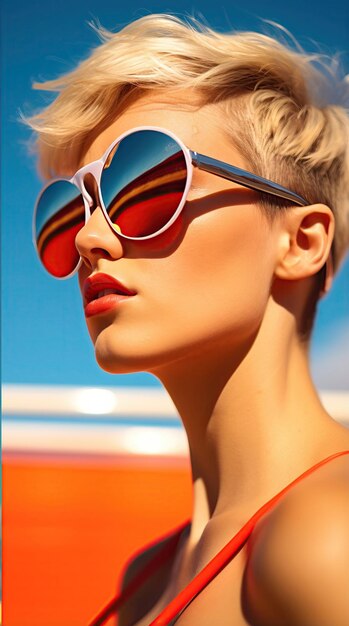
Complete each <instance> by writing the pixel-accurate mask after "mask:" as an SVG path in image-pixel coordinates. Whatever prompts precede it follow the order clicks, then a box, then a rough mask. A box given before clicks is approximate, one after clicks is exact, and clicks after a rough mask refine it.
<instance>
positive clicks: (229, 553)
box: [89, 450, 349, 626]
mask: <svg viewBox="0 0 349 626" xmlns="http://www.w3.org/2000/svg"><path fill="white" fill-rule="evenodd" d="M343 454H349V450H342V451H341V452H336V453H335V454H331V456H329V457H326V458H325V459H323V460H322V461H319V462H318V463H316V464H315V465H313V466H312V467H310V468H309V469H307V470H306V471H305V472H303V474H301V475H300V476H298V477H297V478H295V479H294V480H293V481H292V482H290V483H289V484H288V485H287V486H286V487H284V488H283V489H282V490H281V491H280V492H279V493H277V494H276V495H275V496H273V498H271V499H270V500H268V502H266V503H265V504H264V505H263V506H261V508H260V509H258V511H257V512H256V513H255V514H254V515H253V516H252V517H251V518H250V519H249V520H248V521H247V522H246V524H244V526H243V527H242V528H241V529H240V530H239V531H238V532H237V533H236V535H234V537H233V538H232V539H231V540H230V541H229V542H228V543H227V544H226V545H225V546H224V548H222V550H220V551H219V552H218V554H216V556H215V557H213V559H212V560H211V561H210V562H209V563H208V564H207V565H206V566H205V567H204V568H203V569H202V570H201V572H199V574H197V576H195V577H194V578H193V580H192V581H191V582H190V583H189V584H188V585H187V586H186V587H185V588H184V589H183V590H182V591H181V592H180V593H179V594H178V595H177V596H176V597H175V598H174V599H173V600H172V601H171V602H170V603H169V604H168V605H167V606H166V607H165V609H164V610H163V611H161V613H160V614H159V615H158V616H157V617H156V618H155V620H153V621H152V622H151V624H149V626H166V625H168V624H169V623H170V622H171V621H172V620H173V619H174V618H175V617H177V616H178V614H179V613H181V612H183V611H184V609H185V608H186V607H187V606H188V605H189V604H190V602H192V600H193V599H194V598H195V597H196V596H197V595H198V594H199V593H200V591H202V590H203V589H204V587H206V585H207V584H208V583H209V582H210V581H211V580H212V579H213V578H214V577H215V576H217V574H219V572H221V571H222V569H223V568H224V567H225V566H226V565H227V564H228V563H229V562H230V561H231V560H232V559H233V558H234V557H235V555H236V554H237V553H238V552H239V551H240V550H241V548H242V547H243V545H244V544H245V543H246V541H247V539H248V538H249V536H250V535H251V533H252V531H253V529H254V527H255V525H256V523H257V521H258V520H259V519H260V518H261V517H262V516H263V515H264V514H265V513H266V512H267V511H268V510H269V509H271V508H272V506H273V505H274V504H276V502H278V500H279V499H280V498H281V497H282V496H283V495H284V493H285V492H286V491H288V490H289V489H291V487H293V486H294V485H295V484H296V483H298V482H299V481H301V480H302V479H303V478H305V477H306V476H308V474H311V473H312V472H314V471H315V470H316V469H317V468H318V467H320V466H321V465H324V464H325V463H328V462H329V461H331V460H332V459H335V458H337V457H338V456H341V455H343ZM190 523H191V521H190V520H187V521H186V522H185V523H183V524H181V526H180V527H179V528H178V529H177V530H176V531H175V533H174V534H173V536H171V537H170V538H169V539H168V540H167V542H166V543H165V545H164V546H163V547H162V548H161V549H160V550H159V552H158V553H157V554H156V555H155V557H154V558H153V559H151V561H150V562H149V563H148V564H147V565H146V566H145V567H144V569H142V570H141V571H140V572H139V573H138V574H137V575H136V576H135V577H134V578H133V579H132V580H131V582H130V583H129V584H128V585H127V586H126V588H125V589H124V590H123V591H122V592H121V593H120V594H119V595H118V596H116V597H115V598H114V599H112V600H111V601H110V602H109V603H108V604H107V606H105V607H104V609H103V610H102V611H101V612H100V613H99V614H98V615H97V617H96V618H95V619H94V620H93V621H92V622H91V623H90V624H89V626H102V625H103V624H105V622H106V621H107V620H108V619H109V617H110V616H111V615H112V614H113V613H115V612H116V611H117V610H118V609H119V608H120V607H121V606H122V604H124V602H125V601H126V600H127V599H128V598H129V597H130V596H131V595H132V594H133V593H134V592H135V591H136V589H138V587H140V586H141V585H142V584H143V582H144V581H145V580H147V578H148V577H150V576H151V575H152V574H153V573H154V572H155V571H156V570H158V569H159V568H160V566H161V565H162V564H163V563H164V562H165V561H167V559H169V558H170V557H171V556H172V555H173V554H174V553H175V551H176V548H177V545H178V542H179V540H180V538H181V536H182V532H183V531H184V529H185V528H186V527H187V526H189V525H190ZM158 541H159V540H158V539H157V540H156V542H155V543H158Z"/></svg>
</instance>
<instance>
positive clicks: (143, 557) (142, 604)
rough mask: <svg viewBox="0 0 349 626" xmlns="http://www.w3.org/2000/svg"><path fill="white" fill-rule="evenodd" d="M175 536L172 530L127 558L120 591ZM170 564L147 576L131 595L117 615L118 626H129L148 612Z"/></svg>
mask: <svg viewBox="0 0 349 626" xmlns="http://www.w3.org/2000/svg"><path fill="white" fill-rule="evenodd" d="M176 534H177V531H176V530H174V531H172V532H170V533H168V534H167V535H166V536H162V537H160V538H159V539H157V540H155V541H153V542H152V543H151V544H147V545H146V546H145V547H144V548H142V549H140V550H138V551H137V552H136V553H135V554H133V555H132V556H131V557H130V558H129V560H128V561H127V563H126V565H125V567H124V570H123V572H122V579H121V590H122V591H123V590H124V589H126V587H128V585H129V584H130V583H131V581H133V580H134V579H135V578H136V577H137V575H138V574H139V573H140V572H142V571H143V570H144V569H145V568H146V567H147V565H148V564H149V563H150V562H151V561H152V560H153V559H154V558H156V555H157V554H159V553H160V552H161V551H162V550H163V549H165V547H166V546H167V545H168V544H169V542H170V541H171V539H172V538H173V537H174V536H175V535H176ZM171 563H172V561H171V559H169V560H168V561H167V562H165V563H164V564H163V565H162V566H161V567H160V568H159V569H158V570H157V571H155V572H154V573H153V574H151V575H149V576H148V577H147V579H146V580H145V581H144V583H142V585H141V587H140V588H139V589H137V591H135V593H133V594H132V596H131V598H130V600H129V601H126V602H125V604H124V605H123V606H122V607H121V608H120V610H119V613H118V626H131V624H134V623H135V622H136V621H138V620H139V619H140V618H141V617H142V616H143V615H144V614H145V613H147V611H148V610H150V608H151V607H152V606H153V605H154V604H155V602H156V601H157V600H158V598H159V597H160V596H161V594H162V592H163V590H164V588H165V586H166V583H167V574H169V572H170V567H171Z"/></svg>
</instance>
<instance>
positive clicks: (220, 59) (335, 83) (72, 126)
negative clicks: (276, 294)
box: [25, 15, 349, 339]
mask: <svg viewBox="0 0 349 626" xmlns="http://www.w3.org/2000/svg"><path fill="white" fill-rule="evenodd" d="M95 29H96V30H97V32H98V34H99V36H100V38H101V40H102V43H101V44H100V45H99V46H98V47H96V48H95V49H94V50H93V51H92V53H91V54H90V56H89V57H88V58H87V59H86V60H84V61H83V62H81V63H80V64H79V65H78V66H77V67H76V69H74V70H73V71H71V72H69V73H68V74H66V75H64V76H61V77H59V78H58V79H56V80H50V81H47V82H44V83H41V84H38V83H35V84H34V87H35V88H38V89H43V90H46V91H53V92H58V96H57V97H56V99H55V100H54V101H53V102H52V104H50V105H49V106H48V107H46V108H45V109H44V110H42V111H41V112H39V113H38V114H36V115H34V116H32V117H31V118H26V119H25V121H26V122H27V123H28V124H29V125H30V126H31V128H32V129H33V130H35V131H36V133H37V139H36V144H35V146H36V150H37V152H38V155H39V168H40V171H41V173H42V175H43V176H44V177H51V176H53V175H56V174H57V173H62V171H63V172H70V173H71V174H72V173H73V172H74V171H75V170H76V169H77V168H78V167H79V164H80V162H81V159H82V157H83V156H84V154H85V152H86V151H87V149H88V147H89V145H90V144H91V143H92V140H93V138H94V137H95V136H97V135H98V134H99V133H100V132H101V131H102V130H103V129H104V128H106V127H107V126H108V125H109V124H110V123H111V122H113V121H114V120H115V119H116V118H117V117H118V115H120V114H121V113H122V111H123V110H124V109H125V107H127V105H128V104H129V103H130V101H131V100H132V99H133V98H137V97H138V96H141V95H143V94H144V93H145V91H146V90H152V91H157V92H163V93H164V92H166V91H168V90H169V89H171V91H175V90H180V91H182V90H192V91H193V93H195V95H196V96H197V99H198V102H199V103H200V104H199V106H201V105H204V104H216V105H217V106H218V107H220V108H221V109H222V115H221V116H219V117H220V119H221V125H222V127H223V129H224V130H225V131H226V133H227V135H228V136H230V137H231V141H232V143H233V144H234V146H235V147H236V148H237V149H238V150H239V151H240V153H241V154H242V156H243V157H244V159H245V161H246V163H247V164H248V166H249V169H250V170H251V171H253V172H254V173H255V174H258V175H260V176H263V177H265V178H269V179H271V180H274V181H275V182H277V183H279V184H281V185H283V186H285V187H288V188H290V189H292V190H293V191H295V192H296V193H298V194H299V195H301V196H303V197H305V198H306V199H307V200H308V201H309V204H313V203H314V204H315V203H319V202H321V203H323V204H326V205H327V206H328V207H329V208H330V209H331V210H332V212H333V214H334V216H335V222H336V228H335V236H334V241H333V244H332V250H331V257H332V259H331V260H332V264H333V269H334V272H336V270H337V269H338V266H339V264H340V262H341V260H342V259H343V257H344V254H345V252H346V249H347V248H348V244H349V118H348V109H347V108H346V107H348V106H349V82H348V80H347V78H348V77H345V76H343V74H342V73H341V71H340V66H339V62H338V59H337V57H334V58H332V59H331V58H329V57H327V56H326V57H325V56H323V55H319V54H307V53H305V52H304V50H303V49H301V48H300V46H299V45H298V44H295V42H293V45H292V46H290V45H288V44H285V43H281V42H280V41H278V40H277V39H275V38H274V37H270V36H267V35H264V34H260V33H255V32H233V33H218V32H216V31H214V30H212V29H211V28H208V27H207V26H203V25H202V24H198V23H197V22H196V21H195V20H190V21H184V20H181V19H179V18H177V17H174V16H171V15H147V16H146V17H142V18H141V19H138V20H136V21H134V22H132V23H131V24H129V25H127V26H126V27H124V28H123V29H122V30H120V31H119V32H117V33H113V32H109V31H107V30H105V29H104V28H97V27H95ZM279 32H282V31H279ZM189 147H190V146H189ZM260 206H261V208H262V210H263V211H264V212H265V214H266V215H267V217H268V219H270V220H272V219H273V217H274V216H275V215H276V214H277V213H278V211H277V209H278V210H279V211H280V210H286V209H287V208H288V206H289V205H288V204H287V201H285V200H282V199H279V198H276V197H271V196H269V195H267V194H263V193H261V194H260ZM323 278H324V269H323V270H321V271H320V273H319V274H318V275H316V277H314V281H313V288H312V289H311V292H310V293H309V298H308V302H307V304H306V307H305V310H304V311H303V319H302V321H301V325H300V328H299V329H298V330H299V331H300V335H301V336H302V338H303V339H307V338H308V337H309V335H310V331H311V327H312V324H313V318H314V315H315V312H316V304H317V301H318V298H319V294H320V291H321V288H322V284H323Z"/></svg>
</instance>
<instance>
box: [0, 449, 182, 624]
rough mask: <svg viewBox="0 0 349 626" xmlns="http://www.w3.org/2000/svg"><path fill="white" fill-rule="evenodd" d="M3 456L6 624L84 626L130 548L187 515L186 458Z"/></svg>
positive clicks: (113, 587)
mask: <svg viewBox="0 0 349 626" xmlns="http://www.w3.org/2000/svg"><path fill="white" fill-rule="evenodd" d="M3 462H4V465H3V507H4V508H3V539H4V549H3V558H4V567H3V571H4V576H3V624H4V626H87V624H89V622H90V621H91V620H92V619H93V617H95V616H96V615H97V614H98V613H99V611H100V610H101V609H102V608H103V607H104V606H105V605H106V604H107V603H108V601H109V600H110V599H111V598H112V597H113V596H114V595H115V593H116V591H117V587H118V581H119V577H120V572H121V570H122V568H123V566H124V565H125V562H126V561H127V559H128V558H129V557H130V555H131V554H132V553H133V552H134V551H136V550H137V549H138V548H140V547H141V546H143V545H144V544H147V543H148V542H150V541H153V540H154V539H156V538H157V537H159V536H161V535H163V534H166V533H167V532H169V531H170V530H172V529H173V528H175V527H176V526H179V525H180V524H181V523H182V522H183V521H185V520H186V519H187V518H189V517H190V514H191V481H190V471H189V463H188V461H187V460H186V459H184V460H180V459H173V458H172V459H169V458H161V457H159V458H156V457H153V458H148V457H137V458H134V457H132V458H131V457H118V458H114V459H110V458H107V459H106V458H103V459H102V458H91V457H85V458H84V457H80V458H77V457H69V456H63V455H62V456H61V457H58V456H57V457H49V456H46V457H45V456H41V457H40V456H25V455H13V454H11V455H10V454H8V455H4V459H3ZM109 624H115V618H114V619H111V620H109V621H108V625H109Z"/></svg>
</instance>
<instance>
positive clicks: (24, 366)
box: [2, 0, 349, 389]
mask: <svg viewBox="0 0 349 626" xmlns="http://www.w3.org/2000/svg"><path fill="white" fill-rule="evenodd" d="M117 5H118V3H116V2H110V1H103V0H99V1H98V2H97V1H86V0H84V1H82V0H74V1H73V2H69V3H68V2H66V0H61V1H60V2H53V1H52V0H51V1H46V2H42V0H33V1H32V2H30V3H28V2H24V1H23V0H18V1H17V2H15V3H14V2H10V0H5V1H3V4H2V11H3V21H2V29H3V33H2V40H3V60H2V63H3V67H2V76H3V93H2V99H3V122H4V126H3V133H2V155H3V159H2V207H3V212H2V215H3V218H2V293H3V301H2V334H3V343H2V345H3V380H4V381H5V382H11V383H35V384H65V385H66V384H78V385H108V386H110V385H155V386H158V385H159V382H158V381H157V380H156V379H155V378H153V377H152V376H150V375H149V374H145V373H140V374H134V375H122V376H111V375H110V374H107V373H105V372H103V371H102V370H100V369H99V367H98V366H97V365H96V364H95V360H94V352H93V347H92V345H91V343H90V340H89V337H88V334H87V331H86V328H85V322H84V315H83V311H82V307H81V300H80V295H79V292H78V288H77V282H76V279H71V280H68V281H55V280H53V279H51V278H50V277H48V276H46V275H45V273H44V272H43V270H42V269H41V267H40V266H39V264H38V262H37V260H36V257H35V253H34V248H33V246H32V242H31V221H32V210H33V205H34V203H35V199H36V196H37V194H38V192H39V190H40V187H41V183H40V181H39V179H38V177H37V175H36V172H35V164H34V161H33V160H32V159H31V158H30V157H29V156H28V151H27V147H26V142H27V141H28V138H29V134H28V131H27V129H26V128H25V127H23V126H22V125H21V124H20V123H19V122H18V111H19V108H21V109H22V110H23V111H24V112H25V113H28V112H30V111H33V110H34V109H35V108H38V107H40V106H43V105H44V104H45V102H47V101H48V96H47V95H42V94H40V93H38V92H33V91H32V89H31V83H32V81H34V80H42V79H48V78H54V77H56V76H57V75H58V74H61V73H63V72H66V71H67V70H69V69H70V68H72V67H73V66H74V64H75V63H76V62H77V61H79V60H80V59H82V58H84V57H85V56H86V55H87V53H88V50H89V49H90V48H91V47H93V46H95V45H96V44H97V38H96V35H95V34H94V32H93V31H92V29H91V28H89V27H88V24H87V23H88V22H89V21H90V20H92V19H94V18H98V19H99V20H100V22H101V23H102V24H103V25H104V26H106V27H107V28H110V29H117V28H118V27H120V26H122V25H124V24H126V23H128V22H129V21H131V20H133V19H135V18H137V17H140V16H142V15H144V14H147V13H153V12H172V13H173V12H174V13H177V14H180V15H184V14H190V15H195V16H197V17H200V16H201V17H204V18H205V19H206V20H207V22H208V23H209V24H210V25H211V26H213V27H215V28H218V29H221V30H229V29H231V28H234V29H244V30H245V29H248V30H259V31H260V30H261V29H263V28H264V29H265V26H263V22H262V20H263V19H266V20H271V21H275V22H278V23H280V24H282V25H283V26H284V27H286V28H287V29H288V30H290V31H291V33H292V34H293V35H294V36H295V37H296V38H297V39H298V40H299V41H300V43H301V44H302V45H303V46H304V47H305V48H307V49H311V50H316V49H317V46H318V44H320V46H321V49H322V50H323V51H325V52H329V53H333V52H335V51H337V50H339V51H342V52H344V53H345V52H346V54H344V56H343V61H344V64H345V66H346V69H347V71H349V59H348V53H347V52H348V40H349V38H348V34H349V32H348V31H349V25H348V21H349V20H348V9H347V7H346V6H345V3H344V2H342V1H339V0H334V1H333V2H331V4H330V5H329V4H328V2H326V3H325V2H322V1H320V2H314V1H312V0H311V1H310V2H308V3H305V2H304V0H302V2H300V1H299V0H295V1H294V2H292V3H281V2H280V1H279V0H278V1H277V2H276V1H275V0H273V1H270V2H268V3H263V4H262V3H260V2H252V1H251V0H245V2H244V3H243V8H241V6H240V5H239V4H234V3H232V2H227V1H226V2H191V3H190V2H187V1H184V2H182V1H177V2H174V1H173V2H148V3H146V4H145V3H141V2H139V1H135V0H128V2H127V3H123V5H124V6H126V5H127V8H121V9H120V8H118V6H117ZM348 287H349V261H348V259H347V261H346V262H345V264H344V265H343V266H342V269H341V271H340V273H339V275H338V277H337V279H336V281H335V283H334V286H333V289H332V291H331V293H330V294H329V295H328V296H327V298H326V299H325V300H324V301H323V302H322V303H321V305H320V311H319V317H318V321H317V324H316V329H315V333H314V339H313V348H312V363H313V372H314V377H315V381H316V382H317V384H318V385H319V386H321V387H322V388H328V389H336V388H337V389H345V388H348V383H347V379H348V376H347V374H346V372H347V371H349V295H348V294H349V288H348Z"/></svg>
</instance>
